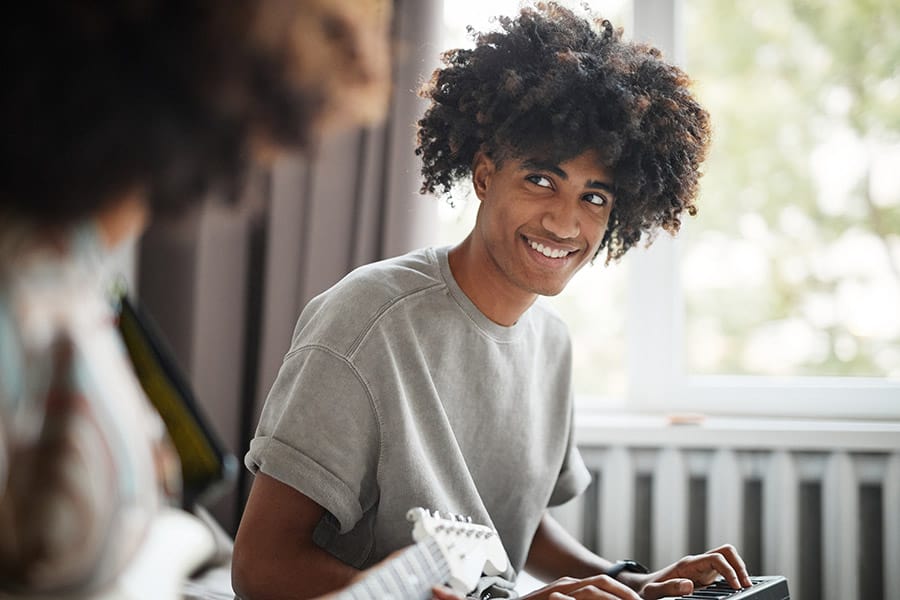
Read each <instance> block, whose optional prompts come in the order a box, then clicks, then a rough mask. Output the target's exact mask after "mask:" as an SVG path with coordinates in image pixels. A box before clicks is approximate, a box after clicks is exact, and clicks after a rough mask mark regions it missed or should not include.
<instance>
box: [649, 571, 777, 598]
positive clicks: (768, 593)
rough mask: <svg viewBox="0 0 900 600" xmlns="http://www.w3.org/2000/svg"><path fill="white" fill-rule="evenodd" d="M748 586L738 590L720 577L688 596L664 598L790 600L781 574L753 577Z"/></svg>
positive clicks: (695, 589)
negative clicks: (750, 584)
mask: <svg viewBox="0 0 900 600" xmlns="http://www.w3.org/2000/svg"><path fill="white" fill-rule="evenodd" d="M750 583H752V584H753V585H752V586H751V587H748V588H743V589H740V590H736V589H734V588H732V587H731V586H730V585H728V582H726V581H725V580H724V579H720V580H718V581H716V582H715V583H713V584H711V585H707V586H704V587H698V588H694V591H693V592H692V593H690V594H688V595H687V596H674V597H671V596H670V597H667V598H663V599H662V600H726V599H727V600H790V597H791V595H790V593H788V584H787V579H785V578H784V577H781V576H780V575H773V576H768V577H751V578H750Z"/></svg>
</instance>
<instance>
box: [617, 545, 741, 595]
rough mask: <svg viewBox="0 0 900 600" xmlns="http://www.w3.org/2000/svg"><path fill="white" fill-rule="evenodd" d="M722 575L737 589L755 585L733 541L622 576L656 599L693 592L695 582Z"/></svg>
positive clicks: (702, 582) (703, 581)
mask: <svg viewBox="0 0 900 600" xmlns="http://www.w3.org/2000/svg"><path fill="white" fill-rule="evenodd" d="M720 575H721V576H722V577H724V578H725V581H727V582H728V584H729V585H730V586H731V587H732V588H734V589H740V588H743V587H750V586H751V585H752V583H751V582H750V575H749V574H748V573H747V567H746V566H745V565H744V561H743V559H742V558H741V557H740V555H739V554H738V552H737V550H735V548H734V546H732V545H731V544H726V545H724V546H719V547H718V548H714V549H712V550H710V551H708V552H706V553H704V554H697V555H694V556H685V557H684V558H682V559H681V560H679V561H678V562H676V563H674V564H672V565H669V566H668V567H665V568H664V569H661V570H659V571H656V572H655V573H651V574H649V575H637V574H634V573H622V574H621V575H620V576H619V578H620V579H622V580H623V581H624V582H625V583H627V584H628V585H629V586H631V587H632V588H634V589H636V590H638V591H639V592H640V595H641V597H642V598H644V599H645V600H656V599H657V598H662V597H664V596H684V595H686V594H690V593H691V592H693V591H694V586H703V585H709V584H711V583H712V582H714V581H715V580H716V579H718V577H719V576H720Z"/></svg>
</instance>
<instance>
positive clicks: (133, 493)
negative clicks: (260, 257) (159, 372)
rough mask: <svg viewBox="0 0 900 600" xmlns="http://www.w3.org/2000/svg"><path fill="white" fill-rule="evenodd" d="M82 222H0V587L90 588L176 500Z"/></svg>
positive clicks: (154, 420) (153, 421)
mask: <svg viewBox="0 0 900 600" xmlns="http://www.w3.org/2000/svg"><path fill="white" fill-rule="evenodd" d="M109 262H110V254H109V253H108V252H107V250H106V249H105V247H103V245H102V244H101V243H100V240H99V236H98V235H97V231H96V227H95V226H94V224H93V223H85V224H82V225H80V226H78V227H74V228H73V229H72V230H71V231H69V232H68V233H67V234H66V235H63V236H58V237H56V238H53V239H51V238H49V237H41V236H39V235H38V233H37V232H36V231H35V230H34V229H31V228H29V227H28V226H27V225H24V224H22V223H15V222H10V220H9V219H4V220H3V221H2V222H0V586H2V589H3V590H5V591H28V592H45V593H46V592H57V591H63V590H65V591H76V590H77V591H85V590H93V589H97V588H98V587H100V586H103V585H105V584H107V583H109V582H110V581H111V580H112V579H114V578H115V577H116V575H117V574H118V573H120V572H121V570H122V569H123V568H124V566H125V565H126V564H127V562H128V561H129V559H130V558H131V557H132V556H133V555H134V552H135V551H136V549H137V548H138V546H139V545H140V543H141V541H142V540H143V538H144V536H145V534H146V531H147V527H148V524H149V522H150V520H151V519H152V517H153V515H154V514H156V513H157V511H158V510H159V509H160V508H161V507H162V506H164V505H165V504H167V503H172V502H174V501H175V500H176V499H177V497H178V494H179V489H178V486H179V485H180V473H179V467H178V461H177V457H176V456H175V454H174V451H173V450H172V449H171V445H170V444H168V438H167V437H166V434H165V428H164V426H163V424H162V422H161V420H160V419H159V417H158V415H157V413H156V412H155V411H154V410H153V408H152V407H151V406H150V405H149V403H148V402H147V400H146V398H145V396H144V394H143V391H142V389H141V387H140V384H139V383H138V381H137V379H136V378H135V376H134V373H133V371H132V369H131V366H130V363H129V361H128V357H127V354H126V352H125V349H124V346H123V345H122V342H121V339H120V338H119V336H118V333H117V331H116V328H115V321H114V318H115V317H114V314H113V312H112V310H111V307H110V305H109V303H108V301H107V299H106V297H105V296H104V293H103V292H104V289H103V287H104V281H105V272H106V271H107V270H108V264H109Z"/></svg>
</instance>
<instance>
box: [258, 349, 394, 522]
mask: <svg viewBox="0 0 900 600" xmlns="http://www.w3.org/2000/svg"><path fill="white" fill-rule="evenodd" d="M380 429H381V428H380V427H379V422H378V418H377V415H376V413H375V411H374V408H373V403H372V399H371V394H370V391H369V389H368V386H367V385H366V382H365V381H363V379H362V378H361V377H360V375H359V373H358V372H357V371H356V369H355V368H354V367H353V365H351V364H350V363H349V362H348V361H347V360H346V359H345V358H344V357H342V356H340V355H338V354H337V353H335V352H333V351H331V350H329V349H327V348H324V347H321V346H309V347H303V348H300V349H298V350H295V351H293V352H291V353H290V354H289V355H288V356H287V357H286V358H285V361H284V363H283V364H282V366H281V370H280V371H279V373H278V376H277V377H276V379H275V383H274V384H273V386H272V389H271V391H270V392H269V396H268V398H267V399H266V404H265V407H264V408H263V412H262V415H261V417H260V423H259V426H258V428H257V431H256V435H255V437H254V439H253V440H252V441H251V443H250V450H249V452H248V453H247V455H246V457H245V459H244V461H245V464H246V466H247V468H249V469H250V470H251V471H253V472H257V471H262V472H263V473H265V474H266V475H269V476H270V477H273V478H275V479H277V480H279V481H281V482H282V483H285V484H287V485H290V486H291V487H293V488H295V489H296V490H298V491H299V492H301V493H303V494H304V495H306V496H308V497H309V498H310V499H312V500H313V501H314V502H316V503H317V504H319V505H320V506H322V507H323V508H324V509H325V510H327V511H328V512H329V513H331V514H332V515H333V516H334V517H335V519H336V520H337V521H338V523H339V527H340V532H341V533H346V532H348V531H350V530H351V529H352V528H353V526H354V525H355V524H356V523H357V522H358V521H359V520H360V518H361V517H362V515H363V512H364V511H366V510H367V509H368V508H369V507H371V506H372V505H373V504H374V503H375V502H376V501H377V496H378V490H377V483H376V476H377V467H378V459H379V454H380V448H381V439H380Z"/></svg>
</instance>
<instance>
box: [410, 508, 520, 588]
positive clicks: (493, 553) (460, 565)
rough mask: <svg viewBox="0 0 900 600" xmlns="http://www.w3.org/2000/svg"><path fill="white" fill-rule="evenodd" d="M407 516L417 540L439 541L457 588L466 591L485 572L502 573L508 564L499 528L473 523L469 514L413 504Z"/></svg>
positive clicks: (451, 577) (451, 584)
mask: <svg viewBox="0 0 900 600" xmlns="http://www.w3.org/2000/svg"><path fill="white" fill-rule="evenodd" d="M406 518H407V519H409V520H410V521H412V522H413V523H414V526H413V539H414V540H415V541H417V542H421V541H423V540H425V539H428V538H431V539H433V540H434V541H435V542H437V544H438V546H439V547H440V549H441V552H442V553H443V554H444V558H445V559H446V560H447V564H448V565H449V567H450V577H449V579H448V581H447V582H448V583H449V584H450V587H452V588H453V589H454V591H456V592H459V593H461V594H465V593H467V592H469V591H471V590H472V589H473V588H475V586H476V585H477V584H478V580H479V578H480V577H481V574H482V573H485V574H487V575H500V574H502V573H503V572H505V571H506V569H507V567H508V566H509V559H508V558H507V557H506V550H504V549H503V543H502V542H501V541H500V536H498V535H497V532H496V531H494V530H493V529H491V528H490V527H487V526H486V525H478V524H477V523H472V519H471V518H470V517H465V518H464V517H460V516H459V515H449V514H447V515H442V514H440V513H439V512H437V511H434V512H429V511H428V510H426V509H424V508H413V509H411V510H410V511H409V512H408V513H406Z"/></svg>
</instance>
